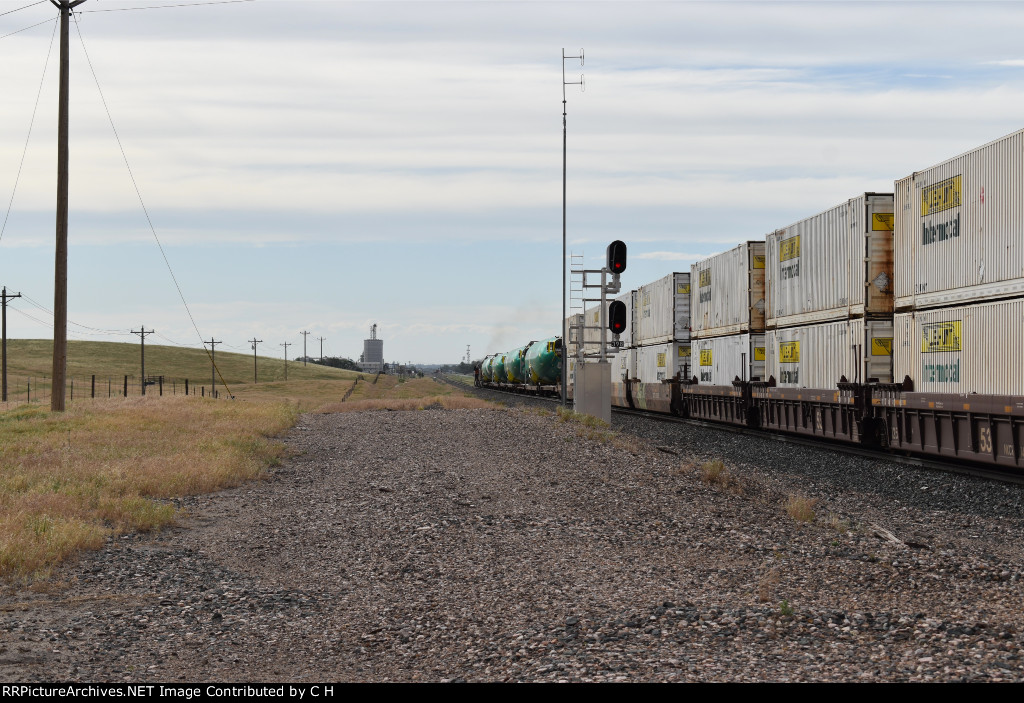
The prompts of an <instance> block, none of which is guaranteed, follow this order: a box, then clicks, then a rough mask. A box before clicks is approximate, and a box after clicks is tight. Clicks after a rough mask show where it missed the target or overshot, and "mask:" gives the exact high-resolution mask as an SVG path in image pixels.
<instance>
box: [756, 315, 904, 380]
mask: <svg viewBox="0 0 1024 703" xmlns="http://www.w3.org/2000/svg"><path fill="white" fill-rule="evenodd" d="M892 338H893V326H892V321H891V320H866V321H865V320H864V318H857V319H853V320H838V321H836V322H823V323H819V324H816V325H805V326H802V327H780V328H778V329H774V330H768V332H767V333H766V334H765V354H766V356H767V362H766V364H765V373H766V377H767V378H774V379H775V384H776V386H778V387H780V388H822V389H829V388H835V387H836V384H837V383H839V381H840V380H842V379H845V380H846V381H849V382H851V383H865V382H877V383H892V363H893V359H892ZM901 380H902V377H901Z"/></svg>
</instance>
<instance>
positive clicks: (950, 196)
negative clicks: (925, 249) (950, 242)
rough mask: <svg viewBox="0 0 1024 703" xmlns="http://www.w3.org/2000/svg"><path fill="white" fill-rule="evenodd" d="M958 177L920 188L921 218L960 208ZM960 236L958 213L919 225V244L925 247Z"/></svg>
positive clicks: (959, 179)
mask: <svg viewBox="0 0 1024 703" xmlns="http://www.w3.org/2000/svg"><path fill="white" fill-rule="evenodd" d="M960 181H961V178H960V176H953V177H952V178H947V179H946V180H944V181H939V182H938V183H935V184H933V185H930V186H925V187H923V188H921V217H928V216H930V215H935V214H937V213H940V212H945V211H946V210H951V209H953V208H957V207H960V203H961V197H960V196H961V188H960ZM959 236H960V213H959V212H957V213H956V214H955V215H952V216H947V217H945V218H944V219H943V220H941V221H939V222H935V221H932V222H922V223H921V244H922V245H924V246H927V245H929V244H934V243H935V242H944V241H946V240H947V239H955V238H957V237H959Z"/></svg>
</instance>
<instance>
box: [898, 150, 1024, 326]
mask: <svg viewBox="0 0 1024 703" xmlns="http://www.w3.org/2000/svg"><path fill="white" fill-rule="evenodd" d="M895 214H896V220H895V233H894V234H895V257H896V309H898V310H907V309H923V308H931V307H939V306H945V305H955V304H966V303H973V302H980V301H983V300H992V299H996V298H1008V297H1014V296H1018V295H1022V294H1024V246H1022V242H1024V130H1022V131H1019V132H1014V133H1013V134H1010V135H1008V136H1006V137H1003V138H1002V139H997V140H996V141H994V142H991V143H989V144H986V145H985V146H982V147H980V148H978V149H975V150H973V151H969V152H967V153H966V154H961V155H960V156H957V157H955V158H953V159H950V160H948V161H945V162H943V163H941V164H938V165H936V166H932V167H931V168H928V169H926V170H924V171H919V172H917V173H914V174H913V175H911V176H907V177H906V178H904V179H902V180H899V181H897V182H896V213H895Z"/></svg>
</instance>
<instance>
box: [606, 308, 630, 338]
mask: <svg viewBox="0 0 1024 703" xmlns="http://www.w3.org/2000/svg"><path fill="white" fill-rule="evenodd" d="M608 329H609V330H611V331H612V332H613V333H614V334H622V333H623V332H625V331H626V304H625V303H624V302H622V301H621V300H613V301H612V302H611V304H610V305H609V306H608Z"/></svg>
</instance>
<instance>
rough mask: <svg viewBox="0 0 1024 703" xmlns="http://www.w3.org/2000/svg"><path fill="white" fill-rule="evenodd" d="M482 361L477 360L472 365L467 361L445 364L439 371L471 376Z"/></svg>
mask: <svg viewBox="0 0 1024 703" xmlns="http://www.w3.org/2000/svg"><path fill="white" fill-rule="evenodd" d="M481 361H482V359H477V360H476V361H474V362H473V363H471V364H467V363H466V362H465V361H460V362H459V363H457V364H445V365H443V366H442V367H441V368H440V369H439V370H440V372H441V373H464V374H471V373H473V369H474V368H475V367H477V366H479V365H480V362H481Z"/></svg>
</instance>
